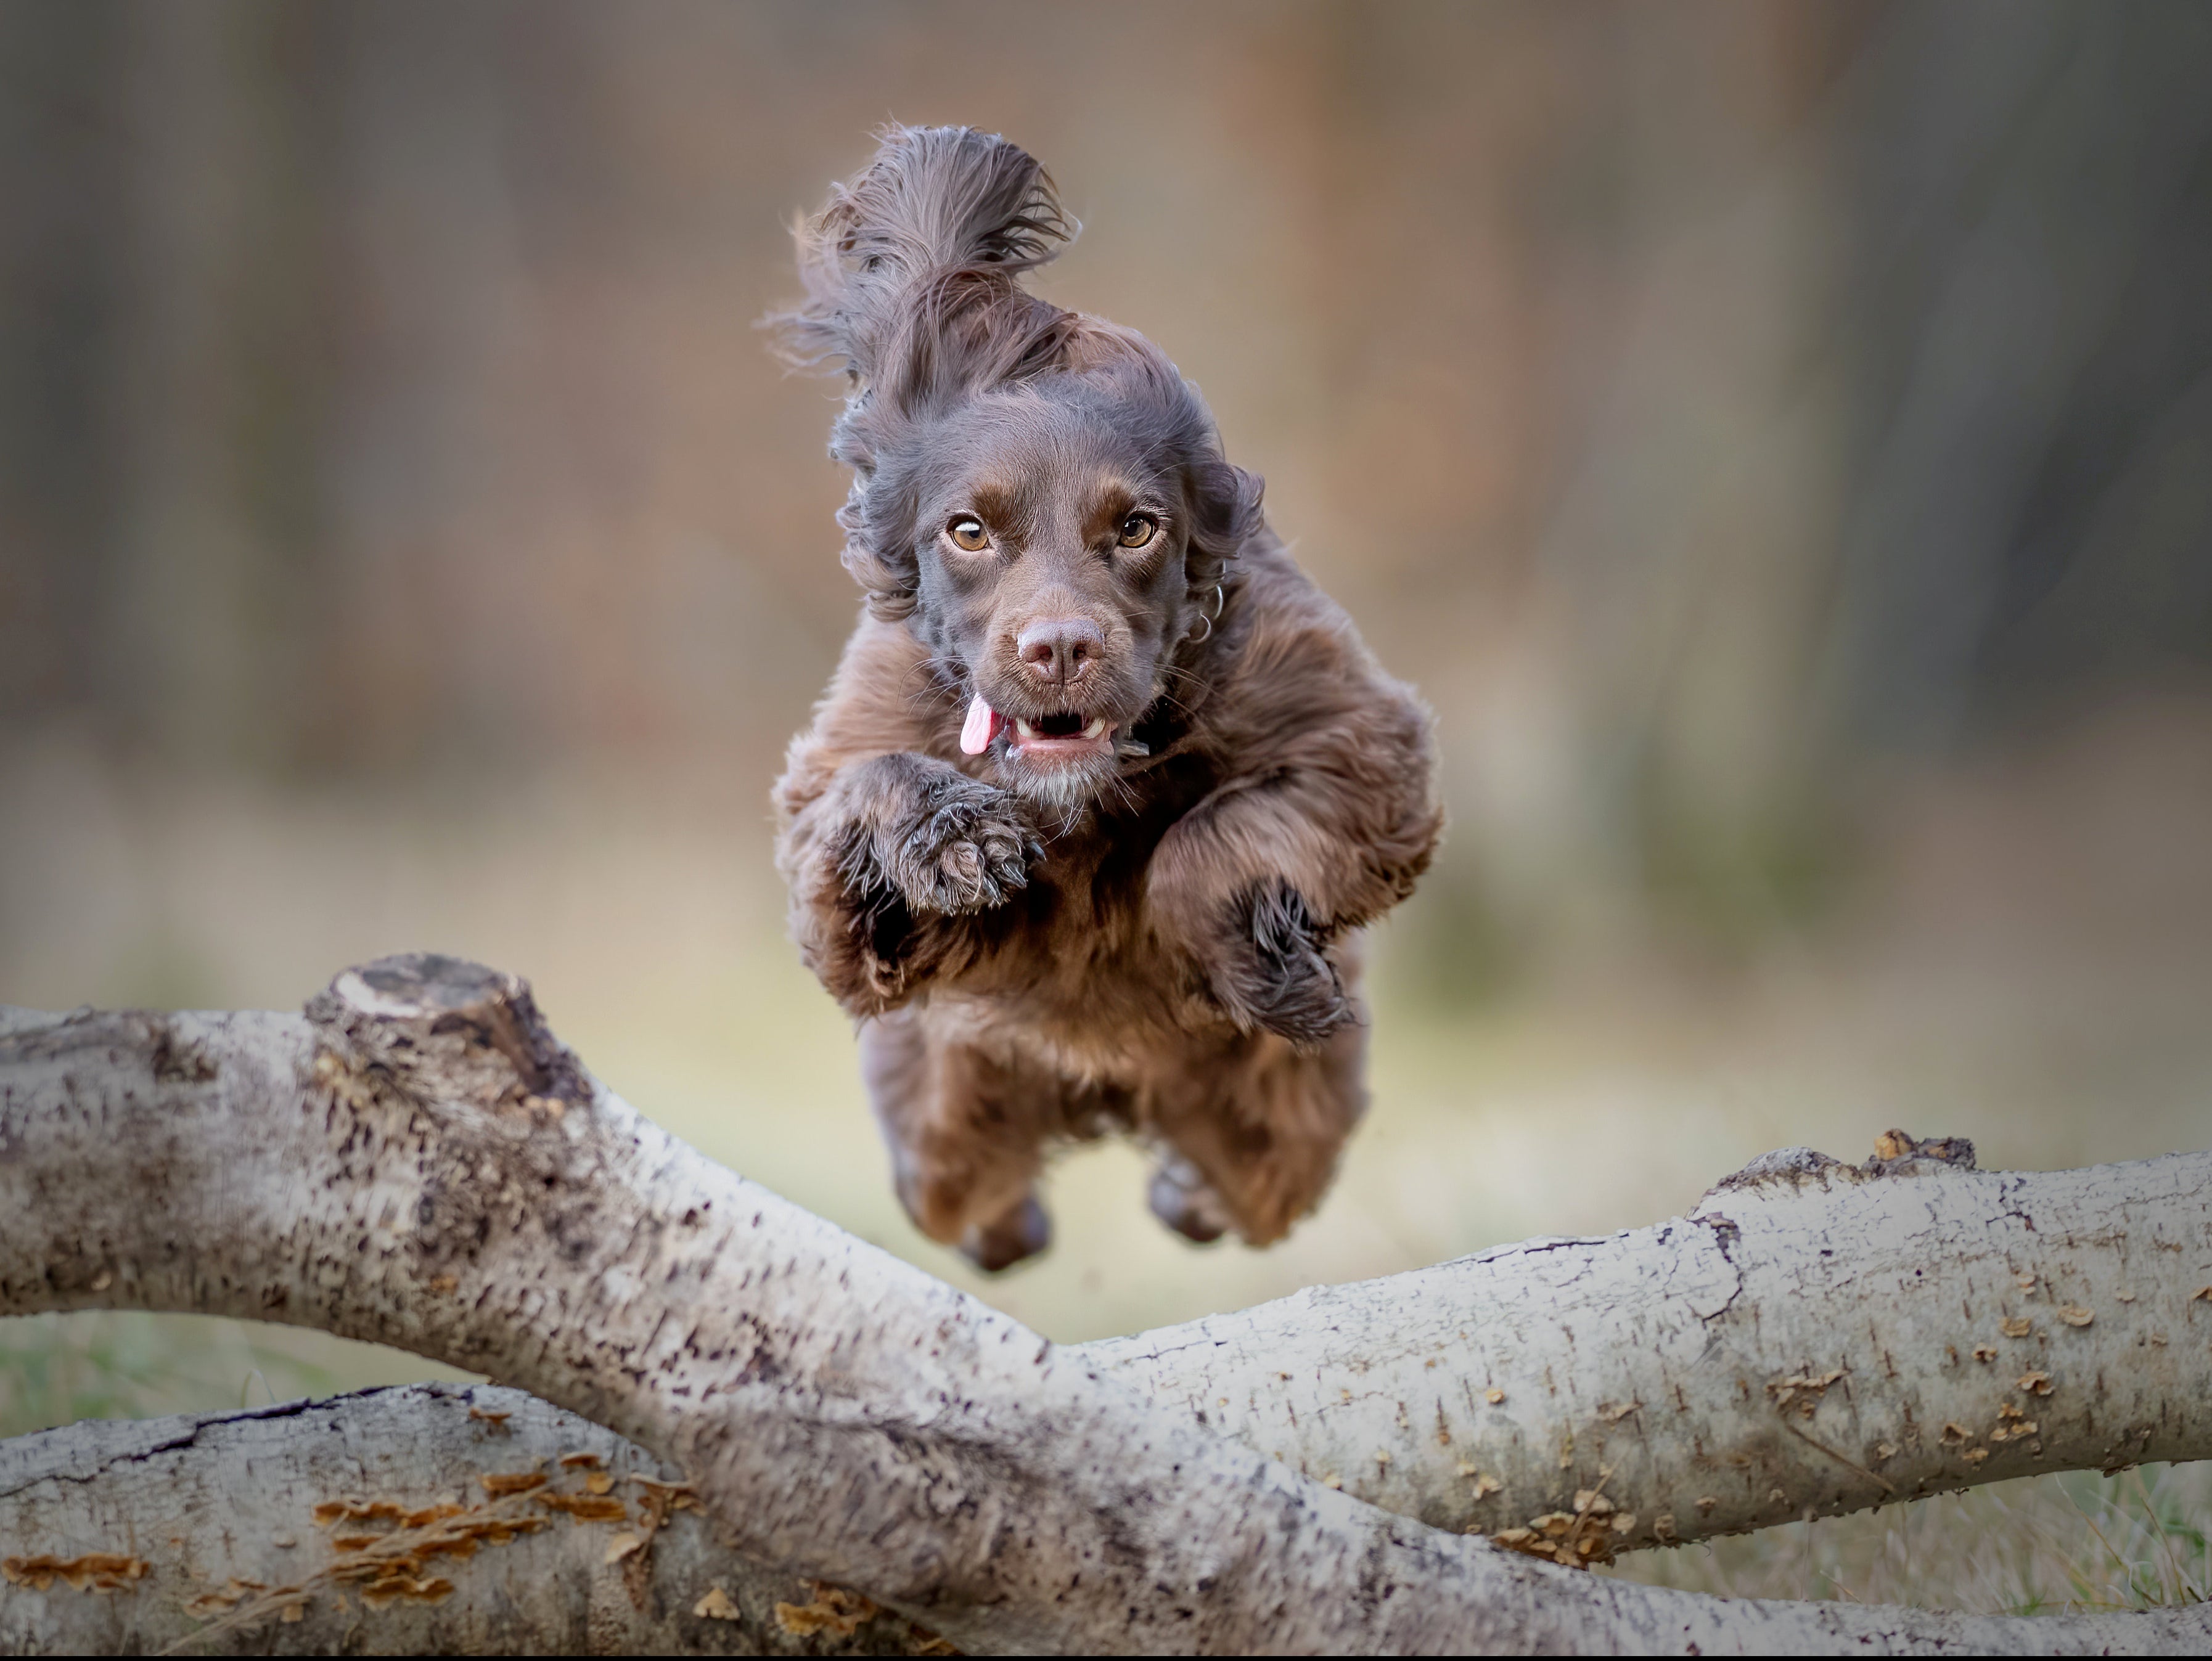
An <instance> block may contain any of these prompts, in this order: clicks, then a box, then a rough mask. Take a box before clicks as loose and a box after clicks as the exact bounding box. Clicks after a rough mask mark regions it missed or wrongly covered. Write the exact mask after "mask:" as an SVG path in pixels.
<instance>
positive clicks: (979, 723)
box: [960, 694, 1114, 761]
mask: <svg viewBox="0 0 2212 1661" xmlns="http://www.w3.org/2000/svg"><path fill="white" fill-rule="evenodd" d="M1001 732H1008V733H1011V734H1012V737H1011V739H1010V740H1009V743H1008V748H1009V749H1011V750H1012V753H1013V754H1015V755H1019V756H1021V757H1023V758H1024V760H1030V761H1059V760H1061V759H1071V760H1072V759H1073V758H1075V757H1078V756H1084V755H1097V754H1100V753H1102V752H1109V751H1111V750H1112V749H1113V747H1114V727H1113V724H1111V723H1110V722H1109V721H1108V720H1107V719H1106V718H1105V717H1104V716H1103V715H1085V714H1083V713H1081V712H1079V711H1075V710H1060V711H1058V712H1054V713H1052V714H1049V715H1040V716H1038V717H1036V718H1035V719H1034V720H1029V719H1024V718H1023V717H1021V716H1018V715H1013V716H1009V715H1001V714H1000V712H998V711H997V710H995V709H993V708H992V707H991V706H990V705H989V704H988V703H987V702H986V701H985V700H983V698H982V696H981V694H977V696H976V698H975V701H974V702H973V703H971V704H969V706H968V719H967V722H966V724H964V725H963V727H962V728H961V730H960V748H961V749H963V750H965V751H966V752H967V753H968V754H969V755H981V754H982V753H983V752H984V751H985V750H987V749H990V747H991V743H992V741H993V740H994V739H995V738H997V737H998V736H999V735H1000V733H1001Z"/></svg>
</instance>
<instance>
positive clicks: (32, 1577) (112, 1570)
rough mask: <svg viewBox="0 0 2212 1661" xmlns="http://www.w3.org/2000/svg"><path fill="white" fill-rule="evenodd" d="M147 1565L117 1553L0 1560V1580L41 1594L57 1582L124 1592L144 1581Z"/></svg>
mask: <svg viewBox="0 0 2212 1661" xmlns="http://www.w3.org/2000/svg"><path fill="white" fill-rule="evenodd" d="M149 1567H151V1565H150V1564H149V1563H147V1562H146V1561H144V1560H143V1558H138V1557H131V1556H125V1555H123V1554H121V1553H119V1552H112V1551H88V1552H86V1553H84V1554H83V1555H81V1556H76V1557H56V1556H54V1555H52V1554H51V1553H47V1554H42V1555H39V1556H36V1557H8V1558H0V1578H4V1579H7V1581H8V1582H9V1584H10V1585H18V1586H28V1587H30V1589H31V1590H32V1591H46V1588H47V1587H49V1586H51V1585H53V1583H54V1582H55V1581H57V1580H59V1581H61V1582H62V1583H63V1584H64V1585H67V1586H69V1587H70V1588H71V1589H72V1590H74V1591H95V1592H97V1591H128V1590H129V1589H130V1587H131V1583H132V1582H134V1581H137V1580H140V1579H144V1578H145V1575H146V1573H147V1571H148V1569H149Z"/></svg>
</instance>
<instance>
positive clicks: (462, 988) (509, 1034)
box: [307, 952, 592, 1112]
mask: <svg viewBox="0 0 2212 1661" xmlns="http://www.w3.org/2000/svg"><path fill="white" fill-rule="evenodd" d="M307 1019H308V1021H310V1022H311V1023H313V1026H314V1027H315V1028H317V1030H318V1031H319V1033H320V1034H321V1035H322V1036H323V1039H324V1041H325V1044H326V1045H328V1046H330V1047H331V1049H333V1050H335V1051H336V1052H338V1053H339V1054H341V1055H343V1056H345V1057H346V1058H348V1059H349V1060H350V1061H351V1062H353V1063H354V1064H356V1066H363V1067H368V1068H371V1069H374V1070H375V1071H377V1072H379V1073H381V1074H383V1075H385V1076H388V1077H390V1078H392V1079H393V1080H394V1081H396V1082H398V1083H399V1084H400V1085H401V1087H402V1088H404V1089H406V1090H407V1092H408V1093H409V1094H410V1095H413V1096H415V1097H416V1098H417V1099H418V1100H433V1099H437V1098H446V1099H459V1100H470V1101H473V1102H476V1103H478V1104H481V1105H483V1106H499V1105H513V1104H516V1103H530V1104H533V1105H538V1106H544V1107H546V1108H548V1109H551V1110H554V1111H556V1112H557V1111H558V1110H559V1109H561V1108H563V1107H566V1106H576V1105H580V1104H583V1103H586V1102H588V1101H590V1100H592V1083H591V1080H590V1076H589V1075H588V1074H586V1072H585V1070H584V1068H583V1066H582V1064H580V1062H578V1061H577V1059H576V1058H575V1057H574V1055H573V1054H572V1053H571V1052H569V1050H568V1046H566V1045H564V1044H562V1042H561V1040H559V1039H557V1038H556V1037H555V1036H554V1035H553V1032H552V1029H551V1028H550V1027H548V1026H547V1025H546V1022H545V1018H544V1015H541V1014H540V1013H539V1012H538V1001H537V999H536V998H535V997H532V993H531V990H530V983H529V982H528V981H527V980H525V979H523V978H522V977H521V976H520V975H515V974H508V973H505V972H504V971H501V970H498V969H493V968H488V967H485V966H484V965H483V964H481V963H474V962H471V961H468V960H467V959H465V958H458V957H447V956H446V955H443V954H441V953H437V952H407V953H402V954H400V955H396V956H392V957H380V958H378V959H377V960H376V961H374V962H372V963H367V964H363V965H362V966H360V967H356V968H351V969H346V970H343V971H341V972H340V973H339V974H338V975H337V978H336V979H333V980H332V981H331V984H330V985H329V987H328V988H327V989H325V991H321V992H319V993H318V994H316V996H315V997H313V998H311V999H309V1000H308V1003H307Z"/></svg>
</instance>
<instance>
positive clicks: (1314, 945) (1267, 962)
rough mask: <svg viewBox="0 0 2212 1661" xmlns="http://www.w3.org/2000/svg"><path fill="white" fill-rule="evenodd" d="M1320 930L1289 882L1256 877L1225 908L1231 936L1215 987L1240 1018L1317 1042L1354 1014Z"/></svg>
mask: <svg viewBox="0 0 2212 1661" xmlns="http://www.w3.org/2000/svg"><path fill="white" fill-rule="evenodd" d="M1324 938H1325V931H1324V930H1323V929H1322V925H1321V924H1320V923H1318V922H1317V921H1316V918H1315V917H1314V914H1313V912H1312V910H1311V908H1310V907H1309V906H1307V904H1306V902H1305V898H1304V895H1302V894H1299V893H1298V891H1297V889H1295V888H1292V887H1291V885H1290V884H1289V883H1288V882H1282V881H1279V880H1278V881H1274V882H1262V883H1259V884H1256V885H1255V886H1254V887H1253V888H1249V889H1248V890H1247V891H1246V892H1245V893H1244V894H1242V895H1241V896H1239V897H1238V899H1237V902H1236V903H1235V904H1234V905H1233V906H1231V908H1230V926H1229V938H1228V940H1227V941H1226V942H1225V950H1224V952H1223V955H1222V961H1219V962H1218V964H1217V965H1216V966H1215V967H1214V974H1213V983H1214V991H1215V992H1216V993H1217V994H1218V996H1219V997H1220V998H1221V1000H1222V1001H1223V1002H1224V1003H1226V1004H1227V1005H1228V1006H1229V1009H1230V1012H1231V1014H1232V1015H1236V1016H1237V1018H1238V1019H1239V1021H1242V1022H1243V1023H1245V1024H1247V1025H1249V1026H1255V1027H1264V1028H1267V1031H1269V1032H1271V1033H1276V1034H1280V1035H1281V1036H1283V1037H1284V1038H1286V1039H1288V1040H1291V1042H1292V1043H1293V1044H1298V1045H1306V1046H1310V1045H1316V1044H1319V1043H1320V1042H1321V1041H1322V1040H1323V1039H1325V1038H1327V1037H1328V1035H1329V1034H1331V1033H1333V1032H1334V1031H1336V1030H1337V1029H1338V1028H1340V1027H1348V1026H1350V1025H1352V1023H1353V1022H1354V1021H1357V1020H1358V1011H1357V1010H1356V1009H1354V1008H1353V1007H1352V1000H1351V998H1350V997H1347V996H1346V993H1345V990H1344V982H1343V981H1342V980H1341V979H1339V978H1338V976H1337V973H1336V966H1335V965H1334V964H1333V963H1331V962H1330V961H1328V955H1327V954H1326V953H1325V952H1324V951H1323V950H1322V944H1323V941H1324Z"/></svg>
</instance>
